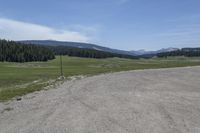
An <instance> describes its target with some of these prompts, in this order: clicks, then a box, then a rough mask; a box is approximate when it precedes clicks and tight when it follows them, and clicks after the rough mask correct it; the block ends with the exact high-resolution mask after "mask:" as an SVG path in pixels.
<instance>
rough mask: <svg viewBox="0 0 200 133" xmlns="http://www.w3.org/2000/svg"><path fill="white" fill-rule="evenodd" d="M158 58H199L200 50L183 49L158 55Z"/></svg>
mask: <svg viewBox="0 0 200 133" xmlns="http://www.w3.org/2000/svg"><path fill="white" fill-rule="evenodd" d="M157 56H158V57H167V56H186V57H199V56H200V48H182V49H180V50H176V51H171V52H164V53H158V54H157Z"/></svg>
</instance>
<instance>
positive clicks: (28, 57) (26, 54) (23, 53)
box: [0, 40, 55, 62]
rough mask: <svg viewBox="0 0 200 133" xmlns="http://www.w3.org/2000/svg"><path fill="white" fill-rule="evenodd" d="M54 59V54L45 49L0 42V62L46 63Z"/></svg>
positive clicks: (11, 42)
mask: <svg viewBox="0 0 200 133" xmlns="http://www.w3.org/2000/svg"><path fill="white" fill-rule="evenodd" d="M54 58H55V56H54V53H53V52H52V51H51V50H50V49H49V48H47V47H44V46H40V45H31V44H30V45H26V44H21V43H18V42H14V41H7V40H0V61H8V62H30V61H47V60H51V59H54Z"/></svg>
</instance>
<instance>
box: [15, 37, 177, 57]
mask: <svg viewBox="0 0 200 133" xmlns="http://www.w3.org/2000/svg"><path fill="white" fill-rule="evenodd" d="M18 42H21V43H24V44H40V45H48V46H70V47H76V48H88V49H94V50H99V51H104V52H110V53H115V54H124V55H132V56H141V55H151V56H153V55H156V54H158V53H163V52H171V51H175V50H178V48H163V49H160V50H156V51H146V50H144V49H141V50H136V51H134V50H132V51H125V50H118V49H112V48H108V47H103V46H99V45H96V44H92V43H82V42H67V41H65V42H64V41H55V40H23V41H18Z"/></svg>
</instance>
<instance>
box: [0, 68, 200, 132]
mask: <svg viewBox="0 0 200 133" xmlns="http://www.w3.org/2000/svg"><path fill="white" fill-rule="evenodd" d="M199 132H200V67H187V68H171V69H159V70H158V69H157V70H137V71H129V72H119V73H113V74H105V75H99V76H93V77H88V78H83V79H81V80H73V81H68V82H65V83H64V84H63V85H62V86H60V87H59V88H57V89H52V90H48V91H41V92H37V93H33V94H29V95H26V96H24V97H23V99H22V101H11V102H10V103H8V104H5V103H0V133H199Z"/></svg>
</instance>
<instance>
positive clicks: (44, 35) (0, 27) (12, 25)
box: [0, 18, 91, 42]
mask: <svg viewBox="0 0 200 133" xmlns="http://www.w3.org/2000/svg"><path fill="white" fill-rule="evenodd" d="M0 38H1V39H9V40H32V39H33V40H46V39H51V40H59V41H78V42H88V41H90V39H91V38H90V37H88V36H87V35H85V34H84V33H82V32H78V31H71V30H61V29H55V28H51V27H47V26H43V25H38V24H32V23H27V22H21V21H15V20H11V19H6V18H0Z"/></svg>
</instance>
